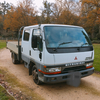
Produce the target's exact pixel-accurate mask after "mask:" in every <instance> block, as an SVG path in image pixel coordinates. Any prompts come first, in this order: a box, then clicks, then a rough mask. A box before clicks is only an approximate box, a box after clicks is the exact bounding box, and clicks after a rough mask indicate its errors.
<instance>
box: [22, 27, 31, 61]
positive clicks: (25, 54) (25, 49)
mask: <svg viewBox="0 0 100 100" xmlns="http://www.w3.org/2000/svg"><path fill="white" fill-rule="evenodd" d="M29 41H30V29H25V30H24V32H23V37H22V45H21V51H22V60H24V61H25V62H29V44H30V42H29Z"/></svg>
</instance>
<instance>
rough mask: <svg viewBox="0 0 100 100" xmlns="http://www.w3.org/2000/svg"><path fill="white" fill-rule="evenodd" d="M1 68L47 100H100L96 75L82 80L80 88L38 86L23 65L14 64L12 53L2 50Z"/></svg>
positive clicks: (62, 84) (60, 85)
mask: <svg viewBox="0 0 100 100" xmlns="http://www.w3.org/2000/svg"><path fill="white" fill-rule="evenodd" d="M0 67H4V68H7V69H8V70H9V71H10V72H11V73H12V74H14V75H15V76H16V77H17V78H18V79H19V80H20V81H21V82H24V83H25V84H26V85H27V86H28V87H29V88H30V89H31V90H33V91H35V92H36V93H38V94H39V95H41V96H42V97H43V98H45V99H46V100H100V78H99V77H96V76H94V75H91V76H88V77H85V78H83V79H81V84H80V86H79V87H77V88H76V87H72V86H68V85H67V84H66V83H58V84H43V85H41V86H38V85H36V84H35V83H34V82H33V80H32V76H29V75H28V69H27V68H25V67H24V65H23V64H18V65H14V64H12V61H11V57H10V51H9V50H8V49H3V50H0Z"/></svg>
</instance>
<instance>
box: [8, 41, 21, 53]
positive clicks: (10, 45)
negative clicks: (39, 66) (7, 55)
mask: <svg viewBox="0 0 100 100" xmlns="http://www.w3.org/2000/svg"><path fill="white" fill-rule="evenodd" d="M20 46H21V42H20ZM7 48H8V49H9V50H10V51H13V52H14V53H16V54H18V41H11V42H10V41H9V42H7Z"/></svg>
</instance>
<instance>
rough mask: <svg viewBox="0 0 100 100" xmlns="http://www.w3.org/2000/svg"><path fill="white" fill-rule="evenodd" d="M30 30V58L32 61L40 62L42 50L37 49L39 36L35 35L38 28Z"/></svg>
mask: <svg viewBox="0 0 100 100" xmlns="http://www.w3.org/2000/svg"><path fill="white" fill-rule="evenodd" d="M31 31H32V38H31V44H30V52H31V54H30V58H31V60H33V61H34V62H37V63H42V62H43V59H42V51H41V52H40V50H38V46H39V36H38V35H37V34H38V33H39V32H40V29H33V30H31Z"/></svg>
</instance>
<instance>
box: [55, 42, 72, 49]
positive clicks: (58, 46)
mask: <svg viewBox="0 0 100 100" xmlns="http://www.w3.org/2000/svg"><path fill="white" fill-rule="evenodd" d="M69 43H72V42H62V43H60V44H59V45H58V47H57V48H56V51H57V49H58V48H59V46H60V45H64V44H69Z"/></svg>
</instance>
